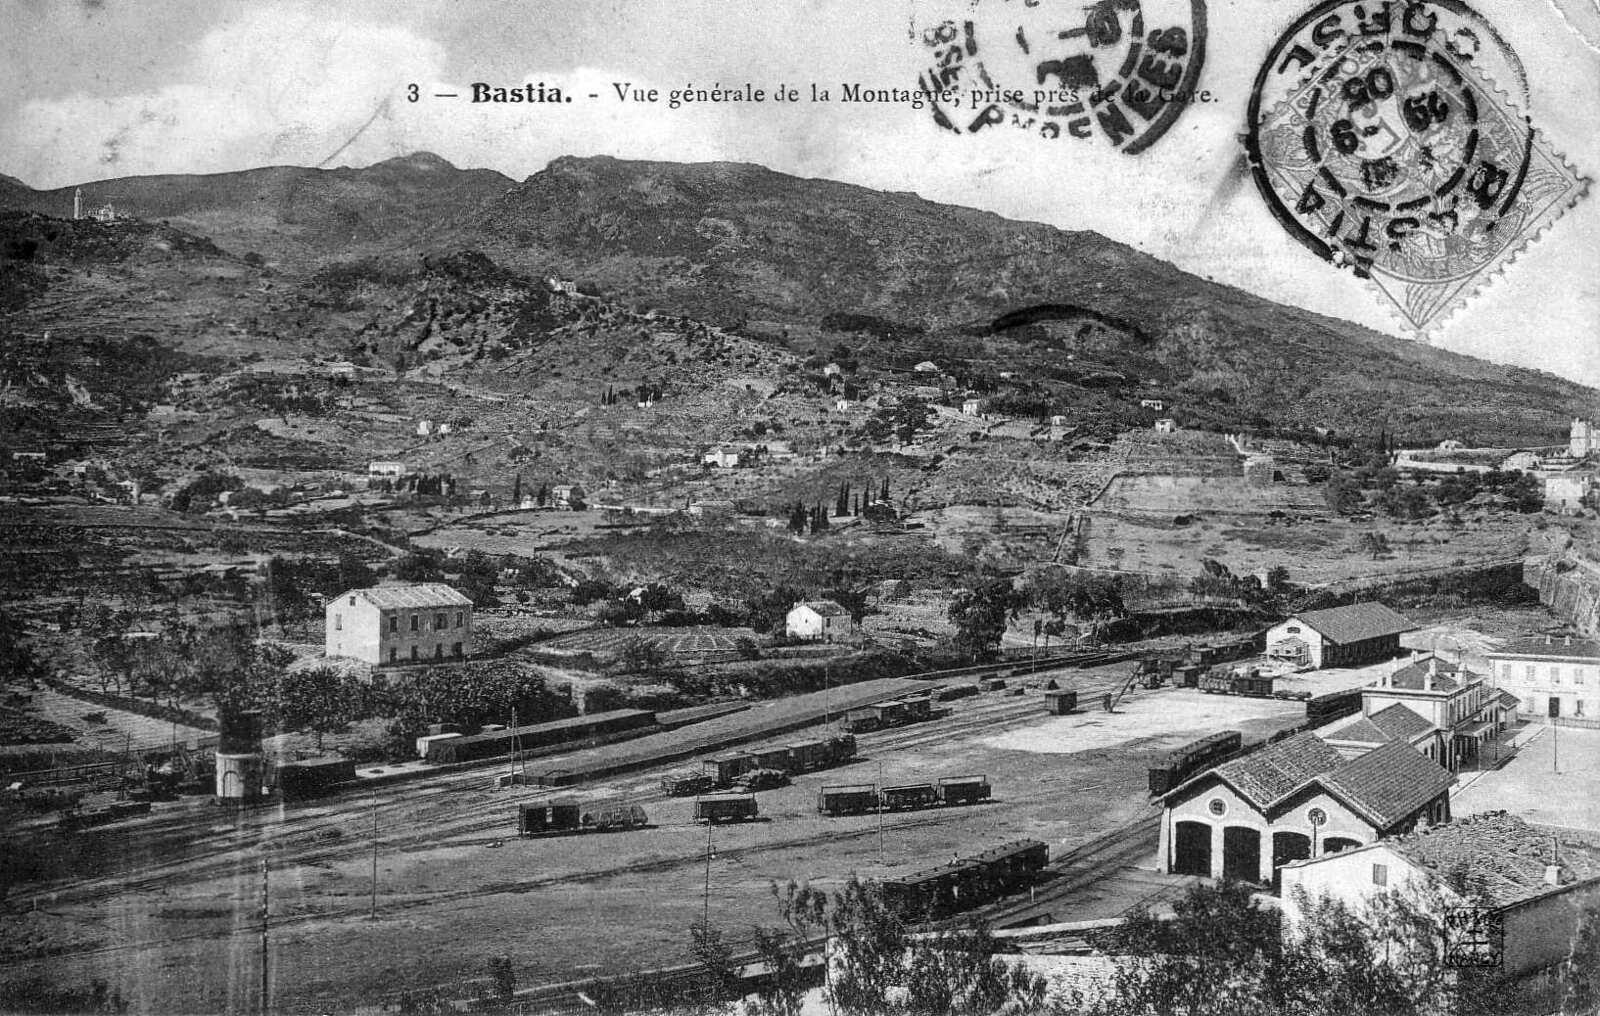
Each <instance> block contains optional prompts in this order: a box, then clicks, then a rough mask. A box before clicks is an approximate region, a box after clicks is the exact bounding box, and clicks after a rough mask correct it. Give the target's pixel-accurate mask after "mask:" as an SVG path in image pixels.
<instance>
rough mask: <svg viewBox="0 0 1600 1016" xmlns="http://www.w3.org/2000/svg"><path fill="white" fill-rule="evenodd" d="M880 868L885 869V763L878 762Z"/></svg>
mask: <svg viewBox="0 0 1600 1016" xmlns="http://www.w3.org/2000/svg"><path fill="white" fill-rule="evenodd" d="M878 867H880V868H881V867H883V762H882V760H879V762H878Z"/></svg>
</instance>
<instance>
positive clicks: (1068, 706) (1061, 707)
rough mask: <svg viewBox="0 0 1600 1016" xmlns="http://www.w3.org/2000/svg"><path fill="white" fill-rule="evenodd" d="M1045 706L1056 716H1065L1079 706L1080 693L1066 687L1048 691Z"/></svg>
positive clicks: (1045, 695) (1046, 709)
mask: <svg viewBox="0 0 1600 1016" xmlns="http://www.w3.org/2000/svg"><path fill="white" fill-rule="evenodd" d="M1044 708H1045V711H1046V712H1049V713H1054V714H1055V715H1056V716H1065V715H1067V714H1068V713H1070V712H1072V711H1073V710H1075V709H1077V708H1078V693H1077V692H1076V691H1068V690H1066V689H1057V690H1055V691H1047V692H1045V693H1044Z"/></svg>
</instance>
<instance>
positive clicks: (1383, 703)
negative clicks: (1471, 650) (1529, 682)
mask: <svg viewBox="0 0 1600 1016" xmlns="http://www.w3.org/2000/svg"><path fill="white" fill-rule="evenodd" d="M1512 714H1513V707H1511V706H1509V705H1508V704H1507V699H1506V698H1505V697H1504V696H1503V695H1501V694H1500V693H1498V692H1496V691H1495V689H1493V688H1491V687H1490V686H1489V683H1488V681H1487V680H1486V679H1485V677H1484V675H1482V674H1476V673H1473V672H1472V671H1470V670H1468V669H1467V668H1466V667H1464V666H1462V665H1461V664H1458V663H1450V662H1449V661H1448V660H1443V659H1440V658H1439V656H1438V655H1437V654H1432V653H1430V654H1426V655H1415V656H1413V658H1412V660H1411V661H1410V662H1408V663H1406V664H1404V665H1402V666H1400V667H1399V668H1398V669H1396V670H1394V671H1393V672H1391V673H1388V674H1385V675H1384V676H1383V678H1382V679H1380V680H1379V681H1378V683H1376V684H1373V685H1369V686H1368V687H1366V688H1363V689H1361V717H1360V718H1359V719H1357V720H1356V721H1355V722H1353V723H1351V724H1349V725H1348V726H1345V727H1343V728H1340V729H1338V730H1336V731H1334V732H1332V733H1328V734H1324V735H1323V736H1324V737H1325V738H1326V739H1327V740H1328V741H1329V742H1331V743H1333V744H1334V745H1335V746H1336V747H1338V748H1339V749H1340V750H1341V751H1344V752H1345V753H1346V754H1352V753H1357V754H1358V753H1359V751H1360V750H1362V749H1363V748H1364V749H1368V750H1370V749H1371V748H1374V747H1376V746H1377V745H1379V744H1384V743H1387V742H1388V741H1390V740H1394V739H1396V738H1403V739H1405V740H1407V741H1409V742H1410V743H1411V745H1412V746H1413V747H1414V748H1416V749H1417V750H1418V751H1420V752H1422V753H1423V754H1424V755H1426V756H1428V757H1429V758H1431V759H1433V760H1434V761H1435V762H1438V763H1439V764H1440V765H1442V766H1444V767H1445V768H1446V769H1449V770H1451V771H1452V772H1454V771H1456V770H1458V769H1460V768H1462V767H1463V766H1465V765H1468V764H1470V763H1472V762H1473V761H1474V760H1476V759H1478V758H1479V757H1480V756H1481V755H1482V753H1483V751H1484V747H1485V745H1487V744H1489V743H1491V742H1493V741H1494V739H1495V738H1496V737H1497V736H1498V735H1499V733H1500V731H1502V730H1504V729H1505V728H1506V726H1507V724H1508V723H1509V721H1510V719H1511V718H1512Z"/></svg>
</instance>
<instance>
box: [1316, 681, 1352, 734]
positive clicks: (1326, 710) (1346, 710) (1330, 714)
mask: <svg viewBox="0 0 1600 1016" xmlns="http://www.w3.org/2000/svg"><path fill="white" fill-rule="evenodd" d="M1360 710H1361V689H1360V688H1352V689H1350V690H1349V691H1333V692H1328V693H1327V694H1326V695H1318V696H1317V697H1316V698H1313V699H1309V700H1307V702H1306V723H1307V724H1309V725H1310V726H1312V727H1320V726H1322V725H1323V724H1326V723H1332V722H1333V721H1334V720H1337V719H1342V718H1343V717H1346V716H1349V715H1350V714H1352V713H1355V712H1359V711H1360Z"/></svg>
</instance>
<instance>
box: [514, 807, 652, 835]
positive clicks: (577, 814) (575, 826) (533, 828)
mask: <svg viewBox="0 0 1600 1016" xmlns="http://www.w3.org/2000/svg"><path fill="white" fill-rule="evenodd" d="M647 822H648V819H647V818H646V816H645V813H644V809H643V808H641V807H639V806H638V805H636V804H611V805H593V806H590V807H587V808H586V807H584V806H583V805H581V804H579V803H578V802H577V801H574V800H572V799H571V798H562V799H558V800H554V801H530V802H525V803H523V804H521V805H519V806H518V807H517V835H518V836H521V837H523V838H530V837H536V836H564V835H572V834H574V833H603V832H620V831H623V830H627V829H638V828H641V827H643V826H644V825H646V824H647Z"/></svg>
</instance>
